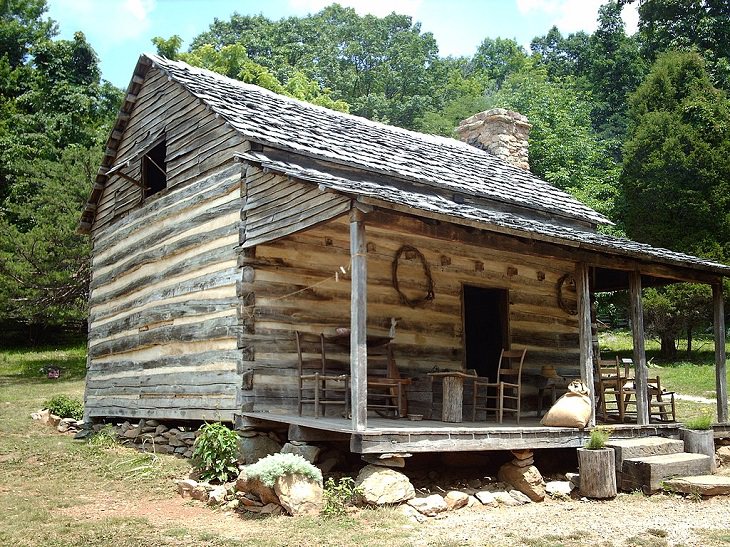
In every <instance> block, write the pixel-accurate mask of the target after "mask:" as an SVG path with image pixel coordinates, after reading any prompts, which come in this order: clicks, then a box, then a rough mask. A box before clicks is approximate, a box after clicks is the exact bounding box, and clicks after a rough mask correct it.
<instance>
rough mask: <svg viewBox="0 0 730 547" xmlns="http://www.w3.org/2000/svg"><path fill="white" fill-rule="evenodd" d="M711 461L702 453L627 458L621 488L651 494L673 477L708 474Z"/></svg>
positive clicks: (624, 463)
mask: <svg viewBox="0 0 730 547" xmlns="http://www.w3.org/2000/svg"><path fill="white" fill-rule="evenodd" d="M711 466H712V462H711V461H710V457H709V456H705V455H704V454H687V453H684V452H682V453H679V454H664V455H661V456H649V457H645V458H629V459H625V460H624V462H623V469H622V474H621V489H622V490H629V491H631V490H639V489H641V490H642V491H643V492H644V493H645V494H653V493H654V492H658V491H659V490H661V489H662V483H663V482H664V481H665V480H667V479H669V478H673V477H688V476H691V475H709V474H710V473H711V471H710V470H711Z"/></svg>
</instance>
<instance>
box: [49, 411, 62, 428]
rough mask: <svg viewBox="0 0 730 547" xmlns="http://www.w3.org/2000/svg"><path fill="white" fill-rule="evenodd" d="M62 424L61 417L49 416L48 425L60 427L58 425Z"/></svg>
mask: <svg viewBox="0 0 730 547" xmlns="http://www.w3.org/2000/svg"><path fill="white" fill-rule="evenodd" d="M60 423H61V417H60V416H56V415H55V414H49V415H48V424H49V425H51V426H53V427H58V424H60Z"/></svg>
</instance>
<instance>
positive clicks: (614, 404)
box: [595, 359, 626, 422]
mask: <svg viewBox="0 0 730 547" xmlns="http://www.w3.org/2000/svg"><path fill="white" fill-rule="evenodd" d="M597 364H598V366H597V369H596V374H595V388H596V407H597V408H596V411H597V412H596V413H597V414H600V415H601V417H602V419H603V421H604V422H606V421H608V419H609V415H613V416H616V417H617V418H618V421H619V422H623V420H624V396H625V394H624V392H623V388H624V384H625V383H626V378H625V377H624V375H623V374H622V370H621V368H620V367H619V361H618V359H616V360H613V359H611V360H608V359H599V360H598V363H597Z"/></svg>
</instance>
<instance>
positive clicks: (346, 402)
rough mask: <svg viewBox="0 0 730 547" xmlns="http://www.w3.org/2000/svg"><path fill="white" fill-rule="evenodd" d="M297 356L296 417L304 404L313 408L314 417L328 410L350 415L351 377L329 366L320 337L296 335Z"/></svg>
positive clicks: (300, 412)
mask: <svg viewBox="0 0 730 547" xmlns="http://www.w3.org/2000/svg"><path fill="white" fill-rule="evenodd" d="M296 342H297V356H298V367H297V372H298V381H299V391H298V406H299V415H300V416H301V415H302V407H303V406H304V405H305V404H312V405H314V417H315V418H319V416H320V409H321V411H322V415H325V413H326V407H327V406H330V405H332V406H342V407H343V414H344V415H345V416H347V414H348V413H349V411H350V375H349V374H346V373H345V372H344V371H343V370H342V369H341V368H337V367H336V366H335V364H334V363H328V361H327V356H326V351H325V339H324V335H323V334H310V333H306V332H300V331H296Z"/></svg>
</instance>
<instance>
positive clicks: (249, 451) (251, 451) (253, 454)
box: [238, 435, 282, 464]
mask: <svg viewBox="0 0 730 547" xmlns="http://www.w3.org/2000/svg"><path fill="white" fill-rule="evenodd" d="M281 448H282V445H281V444H280V443H278V442H276V441H275V440H274V439H272V438H270V437H269V436H267V435H258V436H256V437H240V436H239V438H238V462H239V463H243V464H251V463H256V462H257V461H259V460H260V459H261V458H264V457H266V456H269V455H271V454H276V453H277V452H279V451H280V450H281Z"/></svg>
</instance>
